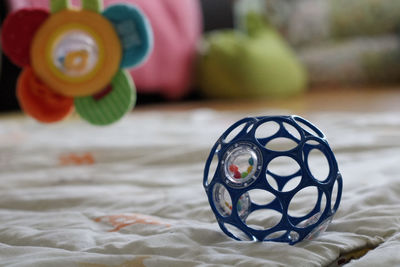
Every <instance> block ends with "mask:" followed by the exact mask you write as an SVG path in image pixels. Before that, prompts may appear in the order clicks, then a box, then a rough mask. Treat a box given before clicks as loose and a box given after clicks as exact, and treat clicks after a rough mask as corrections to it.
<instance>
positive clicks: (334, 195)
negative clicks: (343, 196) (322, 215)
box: [331, 180, 339, 213]
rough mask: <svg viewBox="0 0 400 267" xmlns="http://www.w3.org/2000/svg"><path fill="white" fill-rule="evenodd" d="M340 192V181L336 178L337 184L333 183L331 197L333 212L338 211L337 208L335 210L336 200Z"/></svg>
mask: <svg viewBox="0 0 400 267" xmlns="http://www.w3.org/2000/svg"><path fill="white" fill-rule="evenodd" d="M338 194H339V183H338V181H337V180H336V181H335V184H334V185H333V188H332V194H331V195H332V197H331V209H332V212H334V213H335V212H336V210H335V205H336V202H337V201H338Z"/></svg>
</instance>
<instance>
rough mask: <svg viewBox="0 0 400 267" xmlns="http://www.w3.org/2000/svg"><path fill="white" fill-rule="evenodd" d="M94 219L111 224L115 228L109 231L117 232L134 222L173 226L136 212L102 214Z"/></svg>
mask: <svg viewBox="0 0 400 267" xmlns="http://www.w3.org/2000/svg"><path fill="white" fill-rule="evenodd" d="M94 221H95V222H105V223H108V224H111V225H112V226H113V227H114V228H113V229H111V230H109V232H117V231H119V230H121V229H122V228H124V227H127V226H129V225H133V224H147V225H162V226H165V227H170V226H171V225H170V224H166V223H162V222H159V221H158V220H156V219H154V218H152V217H150V216H146V215H143V214H134V213H131V214H116V215H108V216H101V217H98V218H95V219H94Z"/></svg>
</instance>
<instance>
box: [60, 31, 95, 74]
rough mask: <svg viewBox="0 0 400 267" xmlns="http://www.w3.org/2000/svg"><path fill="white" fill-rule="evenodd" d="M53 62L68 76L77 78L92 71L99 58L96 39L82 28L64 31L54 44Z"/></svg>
mask: <svg viewBox="0 0 400 267" xmlns="http://www.w3.org/2000/svg"><path fill="white" fill-rule="evenodd" d="M52 56H53V63H54V65H55V66H56V68H57V69H58V70H59V71H60V72H61V73H63V74H64V75H66V76H69V77H72V78H75V77H81V76H84V75H86V74H88V73H90V72H91V71H92V70H93V69H94V68H95V67H96V65H97V63H98V60H99V47H98V45H97V42H96V40H95V39H94V38H93V37H92V36H91V35H90V34H89V33H87V32H85V31H82V30H71V31H68V32H66V33H64V34H63V35H62V36H61V37H60V38H59V39H58V40H57V41H56V43H55V44H54V48H53V54H52Z"/></svg>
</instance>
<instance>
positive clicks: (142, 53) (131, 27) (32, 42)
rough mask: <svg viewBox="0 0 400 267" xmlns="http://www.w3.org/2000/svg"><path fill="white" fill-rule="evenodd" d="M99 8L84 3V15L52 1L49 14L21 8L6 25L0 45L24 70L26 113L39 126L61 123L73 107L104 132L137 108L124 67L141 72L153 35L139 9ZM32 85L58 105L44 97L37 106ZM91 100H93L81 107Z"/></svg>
mask: <svg viewBox="0 0 400 267" xmlns="http://www.w3.org/2000/svg"><path fill="white" fill-rule="evenodd" d="M101 3H102V1H100V0H82V9H70V8H69V2H68V1H66V0H52V1H50V10H51V14H50V13H49V12H48V11H46V10H42V9H23V10H19V11H16V12H14V13H12V14H10V15H9V16H8V17H7V19H6V20H5V22H4V25H3V31H2V38H1V39H2V45H3V47H4V52H5V53H6V54H7V55H8V56H9V57H10V59H11V60H12V61H13V62H14V63H15V64H17V65H19V66H21V67H23V68H25V69H26V70H25V71H24V72H23V75H21V76H20V78H19V81H18V85H17V96H18V99H19V102H20V104H21V107H22V109H23V110H24V111H25V112H26V113H28V114H29V115H31V116H32V117H34V118H35V119H37V120H39V121H41V122H56V121H59V120H61V119H63V118H64V117H65V116H67V115H68V114H69V113H71V111H72V110H73V108H74V105H75V107H76V108H77V109H76V110H77V112H78V114H79V115H81V117H82V118H83V119H85V120H88V121H89V122H90V123H92V124H96V125H106V124H110V123H113V122H115V121H117V120H118V119H120V118H121V117H122V116H123V115H124V114H125V113H127V112H128V111H129V110H130V109H131V108H132V107H133V106H134V104H135V101H136V91H135V87H134V84H133V81H132V80H131V77H130V76H129V74H128V73H127V72H125V71H124V70H123V69H121V68H132V67H135V66H137V65H138V64H140V63H142V62H143V61H144V60H145V59H146V58H147V57H148V55H149V53H150V51H151V49H152V45H153V37H152V30H151V27H150V24H149V23H148V21H147V19H146V17H145V16H144V15H143V14H142V12H141V11H140V10H139V9H137V8H136V7H135V6H132V5H126V4H117V5H113V6H109V7H107V8H106V9H105V10H104V11H102V5H101ZM16 29H23V30H21V31H19V30H16ZM27 69H29V71H27ZM24 73H25V74H24ZM27 73H29V75H27ZM32 81H35V83H36V84H40V86H41V88H46V89H45V90H46V91H51V92H53V95H57V96H58V98H56V97H51V98H49V97H46V96H43V99H42V100H38V99H39V98H40V97H39V96H37V90H36V89H35V88H34V87H32V86H30V84H32ZM36 88H37V86H36ZM110 88H111V90H109V89H110ZM48 95H49V94H48ZM115 95H118V97H116V96H115ZM99 96H101V97H99ZM88 97H89V98H94V100H95V101H94V102H90V101H89V102H88V101H83V100H80V99H81V98H84V99H86V98H88ZM56 99H58V100H59V101H61V102H66V101H67V100H68V101H70V99H73V101H72V102H73V103H74V105H70V106H68V108H67V107H66V106H65V105H62V106H60V107H59V108H58V106H57V104H55V100H56ZM121 99H122V101H120V100H121ZM77 103H78V106H79V108H78V107H77V106H76V105H77ZM94 103H95V104H96V105H95V104H94ZM85 105H87V106H85ZM53 113H56V114H58V116H55V115H53Z"/></svg>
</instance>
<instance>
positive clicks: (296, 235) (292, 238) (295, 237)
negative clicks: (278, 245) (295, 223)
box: [289, 231, 300, 242]
mask: <svg viewBox="0 0 400 267" xmlns="http://www.w3.org/2000/svg"><path fill="white" fill-rule="evenodd" d="M299 238H300V235H299V233H297V232H296V231H290V233H289V240H290V242H297V241H298V240H299Z"/></svg>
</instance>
